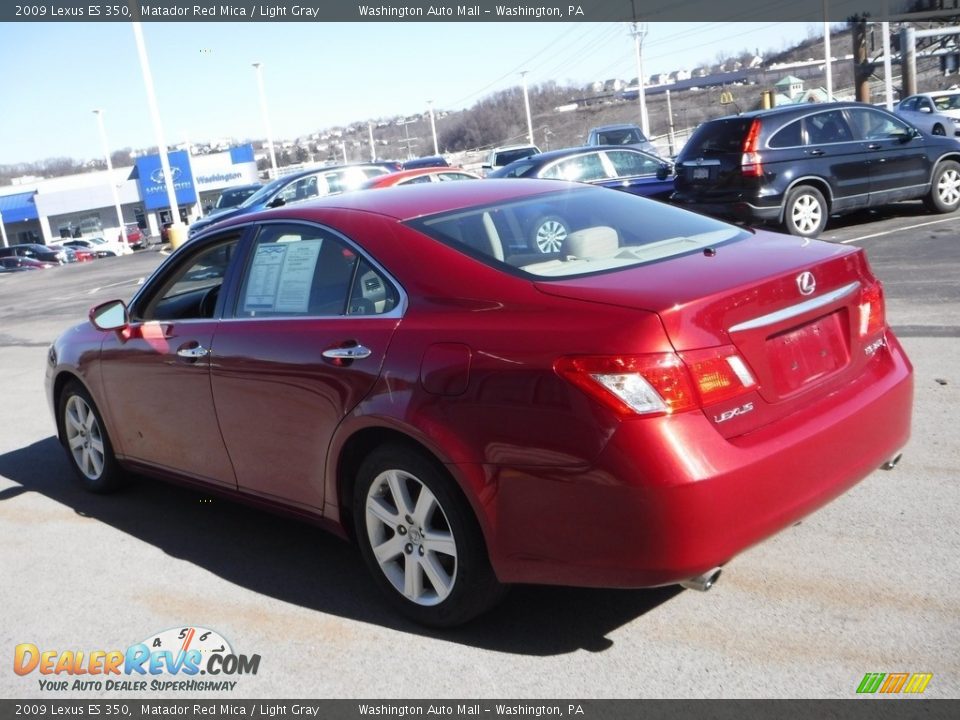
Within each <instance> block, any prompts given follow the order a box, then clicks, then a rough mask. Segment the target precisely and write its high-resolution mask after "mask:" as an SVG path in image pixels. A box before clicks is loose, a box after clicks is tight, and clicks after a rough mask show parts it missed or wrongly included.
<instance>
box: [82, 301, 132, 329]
mask: <svg viewBox="0 0 960 720" xmlns="http://www.w3.org/2000/svg"><path fill="white" fill-rule="evenodd" d="M90 322H91V323H92V324H93V326H94V327H95V328H96V329H97V330H104V331H109V330H122V329H123V328H125V327H127V325H129V324H130V316H129V315H128V314H127V306H126V305H125V304H124V302H123V300H111V301H110V302H105V303H103V304H102V305H97V306H96V307H94V308H92V309H91V310H90Z"/></svg>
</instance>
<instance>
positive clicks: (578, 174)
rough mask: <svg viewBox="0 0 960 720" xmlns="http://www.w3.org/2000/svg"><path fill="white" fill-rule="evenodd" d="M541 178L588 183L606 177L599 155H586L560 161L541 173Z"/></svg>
mask: <svg viewBox="0 0 960 720" xmlns="http://www.w3.org/2000/svg"><path fill="white" fill-rule="evenodd" d="M542 177H545V178H551V179H555V180H570V181H573V182H590V181H591V180H602V179H603V178H605V177H607V171H606V170H605V169H604V167H603V162H602V161H601V160H600V154H599V153H588V154H586V155H577V156H576V157H572V158H568V159H567V160H561V161H560V162H558V163H557V164H556V165H554V166H553V167H551V168H548V169H547V170H545V171H544V172H543V175H542Z"/></svg>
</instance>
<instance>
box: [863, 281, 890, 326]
mask: <svg viewBox="0 0 960 720" xmlns="http://www.w3.org/2000/svg"><path fill="white" fill-rule="evenodd" d="M886 324H887V318H886V312H885V311H884V307H883V287H882V286H881V285H880V283H879V282H875V283H873V284H872V285H869V286H868V287H866V288H864V290H863V291H862V292H861V293H860V337H867V336H868V335H874V334H875V333H878V332H880V331H881V330H883V328H884V327H885V326H886Z"/></svg>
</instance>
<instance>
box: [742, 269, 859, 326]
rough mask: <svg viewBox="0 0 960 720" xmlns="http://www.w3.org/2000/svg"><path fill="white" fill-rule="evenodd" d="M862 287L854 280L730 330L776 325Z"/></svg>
mask: <svg viewBox="0 0 960 720" xmlns="http://www.w3.org/2000/svg"><path fill="white" fill-rule="evenodd" d="M859 289H860V281H859V280H854V281H853V282H852V283H850V284H849V285H844V286H843V287H841V288H837V289H836V290H831V291H830V292H828V293H826V294H825V295H821V296H820V297H815V298H812V299H810V300H807V301H805V302H802V303H797V304H796V305H791V306H790V307H786V308H783V309H782V310H777V311H776V312H772V313H769V314H767V315H761V316H760V317H757V318H754V319H753V320H747V321H746V322H742V323H738V324H736V325H733V326H732V327H731V328H730V329H729V332H740V331H742V330H755V329H756V328H761V327H766V326H767V325H775V324H776V323H778V322H782V321H784V320H789V319H790V318H792V317H796V316H798V315H803V314H804V313H808V312H810V311H811V310H816V309H818V308H822V307H824V306H826V305H829V304H830V303H832V302H836V301H837V300H839V299H840V298H844V297H846V296H847V295H849V294H851V293H854V292H856V291H857V290H859Z"/></svg>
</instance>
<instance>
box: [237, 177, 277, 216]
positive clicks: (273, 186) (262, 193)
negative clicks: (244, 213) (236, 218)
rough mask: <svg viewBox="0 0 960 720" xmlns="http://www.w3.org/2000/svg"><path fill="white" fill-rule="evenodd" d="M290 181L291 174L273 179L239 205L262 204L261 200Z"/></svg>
mask: <svg viewBox="0 0 960 720" xmlns="http://www.w3.org/2000/svg"><path fill="white" fill-rule="evenodd" d="M288 182H290V177H289V176H287V177H279V178H277V179H276V180H272V181H271V182H268V183H267V184H266V185H264V186H263V187H262V188H260V189H259V190H257V191H256V192H255V193H254V194H253V195H251V196H250V197H248V198H247V199H246V200H244V201H243V202H242V203H240V204H239V205H238V206H237V207H242V208H249V207H255V206H256V205H258V204H260V203H261V202H263V201H265V200H266V199H267V198H269V197H270V196H271V195H273V194H274V193H275V192H276V191H277V190H279V189H280V188H282V187H283V186H284V185H286V184H287V183H288Z"/></svg>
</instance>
